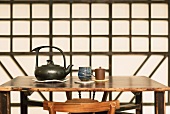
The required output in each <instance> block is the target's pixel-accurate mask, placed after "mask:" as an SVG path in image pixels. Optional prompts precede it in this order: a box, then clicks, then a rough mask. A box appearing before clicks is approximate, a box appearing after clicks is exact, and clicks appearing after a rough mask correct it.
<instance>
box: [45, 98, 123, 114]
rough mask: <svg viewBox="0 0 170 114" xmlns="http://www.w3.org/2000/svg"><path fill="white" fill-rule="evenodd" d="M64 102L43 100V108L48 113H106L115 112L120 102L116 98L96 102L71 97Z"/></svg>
mask: <svg viewBox="0 0 170 114" xmlns="http://www.w3.org/2000/svg"><path fill="white" fill-rule="evenodd" d="M73 100H74V101H72V100H68V101H66V102H52V101H44V102H43V107H44V110H48V111H49V112H50V114H56V112H71V113H89V112H93V113H95V112H102V111H108V114H115V110H116V109H119V107H120V103H119V101H118V100H113V101H106V102H98V101H96V100H89V102H88V100H84V102H83V99H81V100H79V99H77V100H76V99H73Z"/></svg>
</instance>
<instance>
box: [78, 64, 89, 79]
mask: <svg viewBox="0 0 170 114" xmlns="http://www.w3.org/2000/svg"><path fill="white" fill-rule="evenodd" d="M78 77H79V79H80V80H81V81H89V80H91V77H92V69H91V67H79V71H78Z"/></svg>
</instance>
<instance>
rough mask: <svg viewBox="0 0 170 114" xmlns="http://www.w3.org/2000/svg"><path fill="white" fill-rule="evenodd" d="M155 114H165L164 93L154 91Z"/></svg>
mask: <svg viewBox="0 0 170 114" xmlns="http://www.w3.org/2000/svg"><path fill="white" fill-rule="evenodd" d="M155 114H165V92H164V91H155Z"/></svg>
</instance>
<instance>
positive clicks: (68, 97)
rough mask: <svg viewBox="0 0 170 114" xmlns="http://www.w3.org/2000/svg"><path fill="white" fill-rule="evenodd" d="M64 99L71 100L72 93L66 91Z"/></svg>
mask: <svg viewBox="0 0 170 114" xmlns="http://www.w3.org/2000/svg"><path fill="white" fill-rule="evenodd" d="M66 97H67V100H71V99H72V92H71V91H66Z"/></svg>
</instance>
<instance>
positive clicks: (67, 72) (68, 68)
mask: <svg viewBox="0 0 170 114" xmlns="http://www.w3.org/2000/svg"><path fill="white" fill-rule="evenodd" d="M72 66H73V65H69V66H68V67H67V68H66V75H68V74H69V73H70V72H71V69H72Z"/></svg>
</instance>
